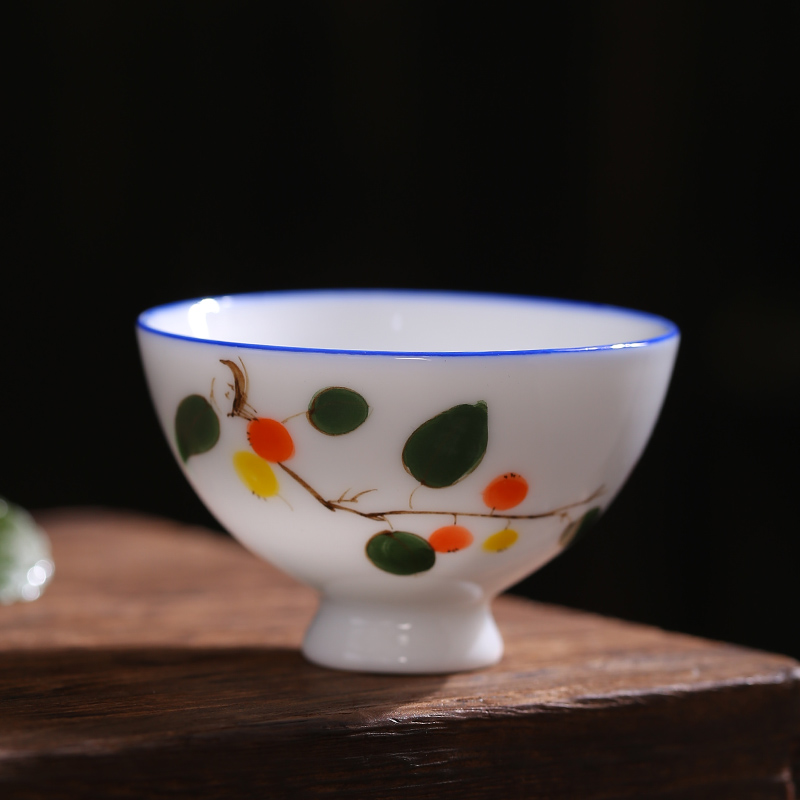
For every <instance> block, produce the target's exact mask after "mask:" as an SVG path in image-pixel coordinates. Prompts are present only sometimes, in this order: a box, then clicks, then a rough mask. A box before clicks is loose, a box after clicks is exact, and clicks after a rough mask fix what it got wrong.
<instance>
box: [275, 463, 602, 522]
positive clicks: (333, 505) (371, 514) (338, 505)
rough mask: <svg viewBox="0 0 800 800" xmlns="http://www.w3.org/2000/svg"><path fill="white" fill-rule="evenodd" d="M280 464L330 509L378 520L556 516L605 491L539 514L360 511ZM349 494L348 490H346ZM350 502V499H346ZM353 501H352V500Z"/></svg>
mask: <svg viewBox="0 0 800 800" xmlns="http://www.w3.org/2000/svg"><path fill="white" fill-rule="evenodd" d="M278 466H279V467H280V468H281V469H282V470H283V471H284V472H285V473H286V474H287V475H289V476H290V477H292V478H294V480H296V481H297V482H298V483H299V484H300V485H301V486H302V487H303V488H304V489H305V490H306V491H307V492H308V493H309V494H311V496H312V497H313V498H314V499H315V500H317V502H319V503H321V504H322V505H323V506H325V508H327V509H328V510H329V511H348V512H349V513H350V514H356V515H358V516H359V517H364V518H365V519H371V520H376V521H378V522H386V521H387V520H386V518H387V517H394V516H399V515H401V514H416V515H418V516H446V517H454V516H459V517H483V518H487V519H507V520H512V519H544V518H545V517H555V516H556V515H558V514H562V513H563V512H564V511H569V509H571V508H575V507H576V506H582V505H584V504H586V503H590V502H591V501H592V500H594V499H595V498H596V497H598V496H599V495H601V494H603V492H604V491H605V487H603V486H601V487H600V488H599V489H596V490H595V491H594V492H592V494H590V495H589V496H588V497H587V498H585V499H584V500H578V501H577V502H576V503H568V504H567V505H565V506H561V507H560V508H554V509H552V510H551V511H543V512H541V513H539V514H495V513H494V512H493V511H492V512H488V513H487V512H481V511H458V512H456V511H418V510H415V509H397V510H395V511H359V510H358V509H357V508H351V507H349V506H344V505H342V502H343V501H342V498H341V497H340V498H339V501H338V502H331V501H330V500H326V499H325V498H324V497H323V496H322V495H321V494H320V493H319V492H318V491H317V490H316V489H314V487H313V486H311V485H310V484H309V483H307V482H306V481H304V480H303V479H302V478H301V477H300V476H299V475H298V474H297V473H296V472H294V471H293V470H291V469H289V467H287V466H286V465H285V464H284V463H283V462H281V461H279V462H278ZM367 491H374V490H372V489H368V490H367ZM345 494H347V492H345ZM362 494H365V492H359V494H358V495H356V497H359V496H360V495H362ZM344 502H348V501H344ZM350 502H352V501H350Z"/></svg>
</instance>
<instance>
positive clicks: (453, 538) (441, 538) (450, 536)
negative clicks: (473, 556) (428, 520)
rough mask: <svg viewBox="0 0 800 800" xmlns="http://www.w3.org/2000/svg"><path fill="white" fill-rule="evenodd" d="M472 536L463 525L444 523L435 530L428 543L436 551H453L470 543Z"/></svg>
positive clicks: (461, 548)
mask: <svg viewBox="0 0 800 800" xmlns="http://www.w3.org/2000/svg"><path fill="white" fill-rule="evenodd" d="M472 540H473V536H472V534H471V533H470V532H469V531H468V530H467V529H466V528H465V527H464V526H463V525H445V526H444V527H443V528H439V529H438V530H435V531H434V532H433V533H432V534H431V535H430V537H429V538H428V543H429V544H430V546H431V547H432V548H433V549H434V550H435V551H436V552H437V553H455V552H456V551H457V550H463V549H464V548H465V547H469V546H470V545H471V544H472Z"/></svg>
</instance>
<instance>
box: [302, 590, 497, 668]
mask: <svg viewBox="0 0 800 800" xmlns="http://www.w3.org/2000/svg"><path fill="white" fill-rule="evenodd" d="M303 654H304V655H305V656H306V658H308V660H309V661H312V662H314V663H315V664H319V665H320V666H324V667H332V668H334V669H344V670H354V671H359V672H388V673H405V674H415V673H417V674H424V673H428V674H430V673H442V672H459V671H463V670H471V669H478V668H479V667H487V666H490V665H492V664H496V663H497V662H498V661H499V660H500V658H501V656H502V655H503V640H502V638H501V636H500V631H498V629H497V625H496V623H495V621H494V617H493V616H492V613H491V610H490V608H489V604H488V603H486V604H480V605H470V606H467V607H463V606H457V607H442V606H439V607H437V608H436V609H435V610H431V609H430V608H423V607H421V606H417V605H410V604H407V605H403V604H377V603H370V602H367V601H361V602H358V601H353V600H339V599H334V598H330V597H327V598H323V600H322V603H321V605H320V608H319V610H318V612H317V615H316V617H314V620H313V622H312V623H311V625H310V627H309V629H308V631H307V633H306V636H305V640H304V642H303Z"/></svg>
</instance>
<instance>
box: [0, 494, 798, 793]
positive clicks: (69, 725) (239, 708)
mask: <svg viewBox="0 0 800 800" xmlns="http://www.w3.org/2000/svg"><path fill="white" fill-rule="evenodd" d="M38 517H39V520H40V522H41V523H42V524H43V526H44V527H45V528H46V529H47V531H48V533H49V534H50V536H51V539H52V541H53V547H54V556H55V561H56V576H55V578H54V580H53V583H52V584H51V586H50V587H49V588H48V590H47V592H46V593H45V595H44V596H43V597H42V598H41V599H40V600H37V601H36V602H34V603H30V604H20V605H15V606H9V607H5V608H0V796H3V797H9V798H34V797H45V796H47V797H49V798H54V797H57V798H58V797H70V798H71V797H81V796H87V797H153V798H162V797H163V798H167V797H170V798H174V797H189V796H192V797H197V798H199V797H209V798H223V797H225V798H228V797H232V796H234V795H235V796H237V797H240V798H245V797H260V798H263V797H265V796H267V797H284V796H285V797H330V796H331V795H335V794H338V793H345V792H346V793H347V794H348V795H349V796H353V797H362V796H363V797H370V798H376V797H377V798H380V797H400V796H403V797H422V798H427V797H431V798H433V797H435V798H448V797H458V798H483V797H494V796H497V797H504V798H505V797H508V798H514V797H524V798H605V799H611V798H634V797H653V798H665V800H666V798H717V797H724V798H781V800H786V798H791V797H794V783H793V778H792V772H791V763H792V753H793V742H794V741H796V740H797V738H798V736H797V735H798V732H799V731H800V671H798V665H797V664H796V662H794V661H793V660H791V659H789V658H786V657H783V656H779V655H773V654H769V653H761V652H757V651H752V650H748V649H744V648H740V647H735V646H732V645H727V644H723V643H715V642H709V641H704V640H700V639H697V638H693V637H689V636H683V635H678V634H672V633H666V632H663V631H660V630H657V629H654V628H648V627H644V626H639V625H633V624H629V623H625V622H621V621H619V620H612V619H605V618H602V617H598V616H594V615H590V614H585V613H582V612H576V611H570V610H566V609H563V608H556V607H551V606H544V605H540V604H535V603H531V602H528V601H525V600H521V599H518V598H513V597H502V598H499V599H498V600H497V601H496V604H495V613H496V616H497V619H498V624H499V626H500V628H501V630H502V632H503V635H504V638H505V641H506V648H507V653H506V656H505V658H504V659H503V661H502V662H501V663H500V664H499V665H498V666H496V667H493V668H491V669H486V670H481V671H477V672H473V673H467V674H458V675H446V676H412V677H400V676H386V675H382V676H381V675H366V674H359V673H346V672H336V671H332V670H326V669H322V668H319V667H316V666H313V665H311V664H309V663H307V662H306V661H305V660H304V659H303V658H302V656H301V655H300V654H299V651H298V647H299V644H300V642H301V639H302V634H303V631H304V629H305V626H306V625H307V623H308V622H309V621H310V619H311V617H312V615H313V613H314V610H315V607H316V597H315V595H314V593H313V592H312V591H310V590H308V589H306V588H304V587H302V586H299V585H297V584H296V583H295V582H294V581H292V580H291V579H289V578H288V577H286V576H284V575H282V574H281V573H279V572H277V571H276V570H274V569H273V568H272V567H270V566H269V565H267V564H265V563H264V562H262V561H260V560H258V559H256V558H255V557H253V556H251V555H250V554H249V553H247V552H246V551H244V550H243V549H242V548H241V547H240V546H239V545H237V544H235V543H234V542H232V541H231V540H229V539H227V538H226V537H222V536H219V535H216V534H213V533H211V532H208V531H205V530H201V529H197V528H189V527H186V526H182V525H180V524H178V523H174V522H170V521H167V520H161V519H155V518H150V517H144V516H141V515H137V514H133V513H119V512H111V511H105V510H101V509H96V510H92V509H78V510H71V511H67V510H61V511H53V512H48V513H42V514H39V515H38Z"/></svg>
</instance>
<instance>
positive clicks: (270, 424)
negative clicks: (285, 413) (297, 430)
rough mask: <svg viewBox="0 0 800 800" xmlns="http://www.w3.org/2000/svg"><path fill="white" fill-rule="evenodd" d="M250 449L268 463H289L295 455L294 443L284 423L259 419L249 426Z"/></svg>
mask: <svg viewBox="0 0 800 800" xmlns="http://www.w3.org/2000/svg"><path fill="white" fill-rule="evenodd" d="M247 438H248V439H249V440H250V447H252V448H253V450H255V452H256V453H257V454H258V455H260V456H261V458H263V459H265V460H267V461H273V462H278V461H288V460H289V459H290V458H291V457H292V456H293V455H294V441H293V440H292V437H291V434H290V433H289V431H287V430H286V428H285V427H284V426H283V424H282V423H280V422H278V420H276V419H267V418H266V417H259V418H258V419H254V420H252V421H251V422H250V424H249V425H248V426H247Z"/></svg>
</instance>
